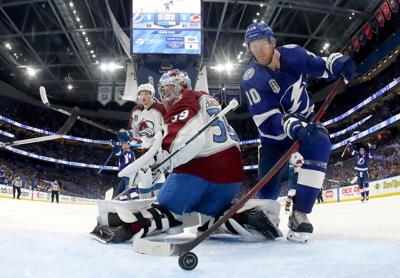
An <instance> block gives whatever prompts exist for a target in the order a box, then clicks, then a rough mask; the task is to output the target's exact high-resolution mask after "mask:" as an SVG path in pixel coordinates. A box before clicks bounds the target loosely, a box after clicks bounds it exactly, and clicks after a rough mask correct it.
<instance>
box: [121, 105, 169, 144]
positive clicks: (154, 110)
mask: <svg viewBox="0 0 400 278" xmlns="http://www.w3.org/2000/svg"><path fill="white" fill-rule="evenodd" d="M164 114H165V108H164V106H163V105H162V104H160V103H153V104H152V105H151V106H150V107H149V108H148V109H146V108H144V107H143V106H141V105H138V106H136V107H135V108H134V109H133V110H132V112H131V118H130V121H129V128H130V130H131V131H132V133H133V137H139V138H140V139H141V140H142V146H143V147H144V148H148V147H149V146H150V145H151V143H152V141H153V137H154V135H155V134H156V133H157V132H158V131H159V130H161V129H162V126H163V124H164V120H163V116H164Z"/></svg>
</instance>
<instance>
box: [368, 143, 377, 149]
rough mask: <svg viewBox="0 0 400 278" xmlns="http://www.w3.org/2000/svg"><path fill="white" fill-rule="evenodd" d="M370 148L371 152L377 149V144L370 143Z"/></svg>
mask: <svg viewBox="0 0 400 278" xmlns="http://www.w3.org/2000/svg"><path fill="white" fill-rule="evenodd" d="M368 148H369V149H370V150H375V149H376V145H375V144H371V143H368Z"/></svg>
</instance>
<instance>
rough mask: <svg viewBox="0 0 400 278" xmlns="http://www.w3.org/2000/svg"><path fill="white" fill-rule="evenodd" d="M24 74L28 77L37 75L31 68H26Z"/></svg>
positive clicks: (35, 70)
mask: <svg viewBox="0 0 400 278" xmlns="http://www.w3.org/2000/svg"><path fill="white" fill-rule="evenodd" d="M26 73H27V74H28V76H30V77H34V76H35V75H36V73H37V69H34V68H31V67H27V68H26Z"/></svg>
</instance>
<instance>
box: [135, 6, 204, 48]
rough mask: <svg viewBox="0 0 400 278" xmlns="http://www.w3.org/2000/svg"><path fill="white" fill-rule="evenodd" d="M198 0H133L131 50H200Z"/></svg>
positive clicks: (199, 11) (199, 9)
mask: <svg viewBox="0 0 400 278" xmlns="http://www.w3.org/2000/svg"><path fill="white" fill-rule="evenodd" d="M200 4H201V3H200V0H145V1H138V0H133V1H132V32H131V51H132V54H201V21H202V20H201V6H200Z"/></svg>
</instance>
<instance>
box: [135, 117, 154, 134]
mask: <svg viewBox="0 0 400 278" xmlns="http://www.w3.org/2000/svg"><path fill="white" fill-rule="evenodd" d="M154 126H155V125H154V123H153V122H152V121H149V120H144V121H141V122H140V123H139V124H138V130H139V135H140V136H141V137H147V138H153V137H154V134H155V131H154Z"/></svg>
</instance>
